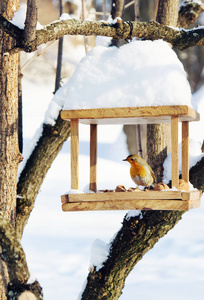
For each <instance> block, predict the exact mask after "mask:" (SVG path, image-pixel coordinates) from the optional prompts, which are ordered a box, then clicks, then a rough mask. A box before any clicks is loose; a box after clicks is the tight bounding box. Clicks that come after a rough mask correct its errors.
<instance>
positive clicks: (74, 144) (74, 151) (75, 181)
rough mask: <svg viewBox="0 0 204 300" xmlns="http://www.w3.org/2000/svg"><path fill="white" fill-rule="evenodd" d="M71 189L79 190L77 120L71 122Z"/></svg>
mask: <svg viewBox="0 0 204 300" xmlns="http://www.w3.org/2000/svg"><path fill="white" fill-rule="evenodd" d="M71 189H75V190H78V189H79V120H78V119H72V120H71Z"/></svg>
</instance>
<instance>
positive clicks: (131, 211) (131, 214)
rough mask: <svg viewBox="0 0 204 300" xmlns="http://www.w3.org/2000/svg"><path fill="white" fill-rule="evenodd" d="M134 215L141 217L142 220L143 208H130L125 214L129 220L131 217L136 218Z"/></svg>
mask: <svg viewBox="0 0 204 300" xmlns="http://www.w3.org/2000/svg"><path fill="white" fill-rule="evenodd" d="M134 217H139V220H141V219H142V213H141V210H130V211H128V213H127V214H126V216H125V218H126V220H129V219H130V218H134Z"/></svg>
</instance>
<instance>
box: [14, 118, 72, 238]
mask: <svg viewBox="0 0 204 300" xmlns="http://www.w3.org/2000/svg"><path fill="white" fill-rule="evenodd" d="M69 136H70V122H67V121H64V120H62V119H61V117H60V115H59V117H58V119H57V120H56V123H55V125H54V126H51V125H48V124H44V125H43V132H42V135H41V137H40V139H39V141H38V142H37V145H36V147H35V148H34V150H33V152H32V153H31V155H30V157H29V159H28V160H27V162H26V165H25V168H24V169H23V171H22V172H21V174H20V177H19V181H18V189H17V192H18V199H17V200H18V201H17V209H16V211H17V216H16V236H17V238H18V239H21V236H22V234H23V230H24V227H25V225H26V223H27V221H28V218H29V216H30V213H31V211H32V209H33V207H34V204H35V199H36V197H37V194H38V192H39V189H40V187H41V184H42V182H43V180H44V178H45V176H46V174H47V172H48V170H49V168H50V167H51V165H52V162H53V161H54V159H55V158H56V156H57V155H58V153H59V151H60V150H61V148H62V146H63V144H64V142H65V141H66V140H67V138H68V137H69Z"/></svg>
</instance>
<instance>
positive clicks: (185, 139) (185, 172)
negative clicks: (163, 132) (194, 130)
mask: <svg viewBox="0 0 204 300" xmlns="http://www.w3.org/2000/svg"><path fill="white" fill-rule="evenodd" d="M182 179H183V180H185V181H186V182H189V122H188V121H184V122H182Z"/></svg>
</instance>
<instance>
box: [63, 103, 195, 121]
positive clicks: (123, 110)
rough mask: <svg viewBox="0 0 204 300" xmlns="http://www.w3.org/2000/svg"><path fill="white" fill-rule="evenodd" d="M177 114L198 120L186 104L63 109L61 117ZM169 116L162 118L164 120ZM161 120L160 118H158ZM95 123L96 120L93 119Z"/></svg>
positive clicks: (153, 116)
mask: <svg viewBox="0 0 204 300" xmlns="http://www.w3.org/2000/svg"><path fill="white" fill-rule="evenodd" d="M165 116H166V117H169V116H179V117H180V118H181V120H182V121H195V120H199V114H198V113H197V112H196V111H194V110H193V109H192V108H190V107H189V106H187V105H169V106H146V107H114V108H97V109H79V110H63V111H62V112H61V118H62V119H65V120H70V119H80V120H82V119H86V120H90V123H91V122H92V121H93V120H100V119H109V121H110V122H113V120H112V119H120V118H122V119H125V118H140V119H142V118H144V119H145V118H146V121H148V118H150V119H151V118H155V117H165ZM168 119H169V118H167V119H166V118H164V121H165V122H166V121H167V120H168ZM116 122H117V120H116ZM160 122H161V120H160ZM95 123H97V121H95Z"/></svg>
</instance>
